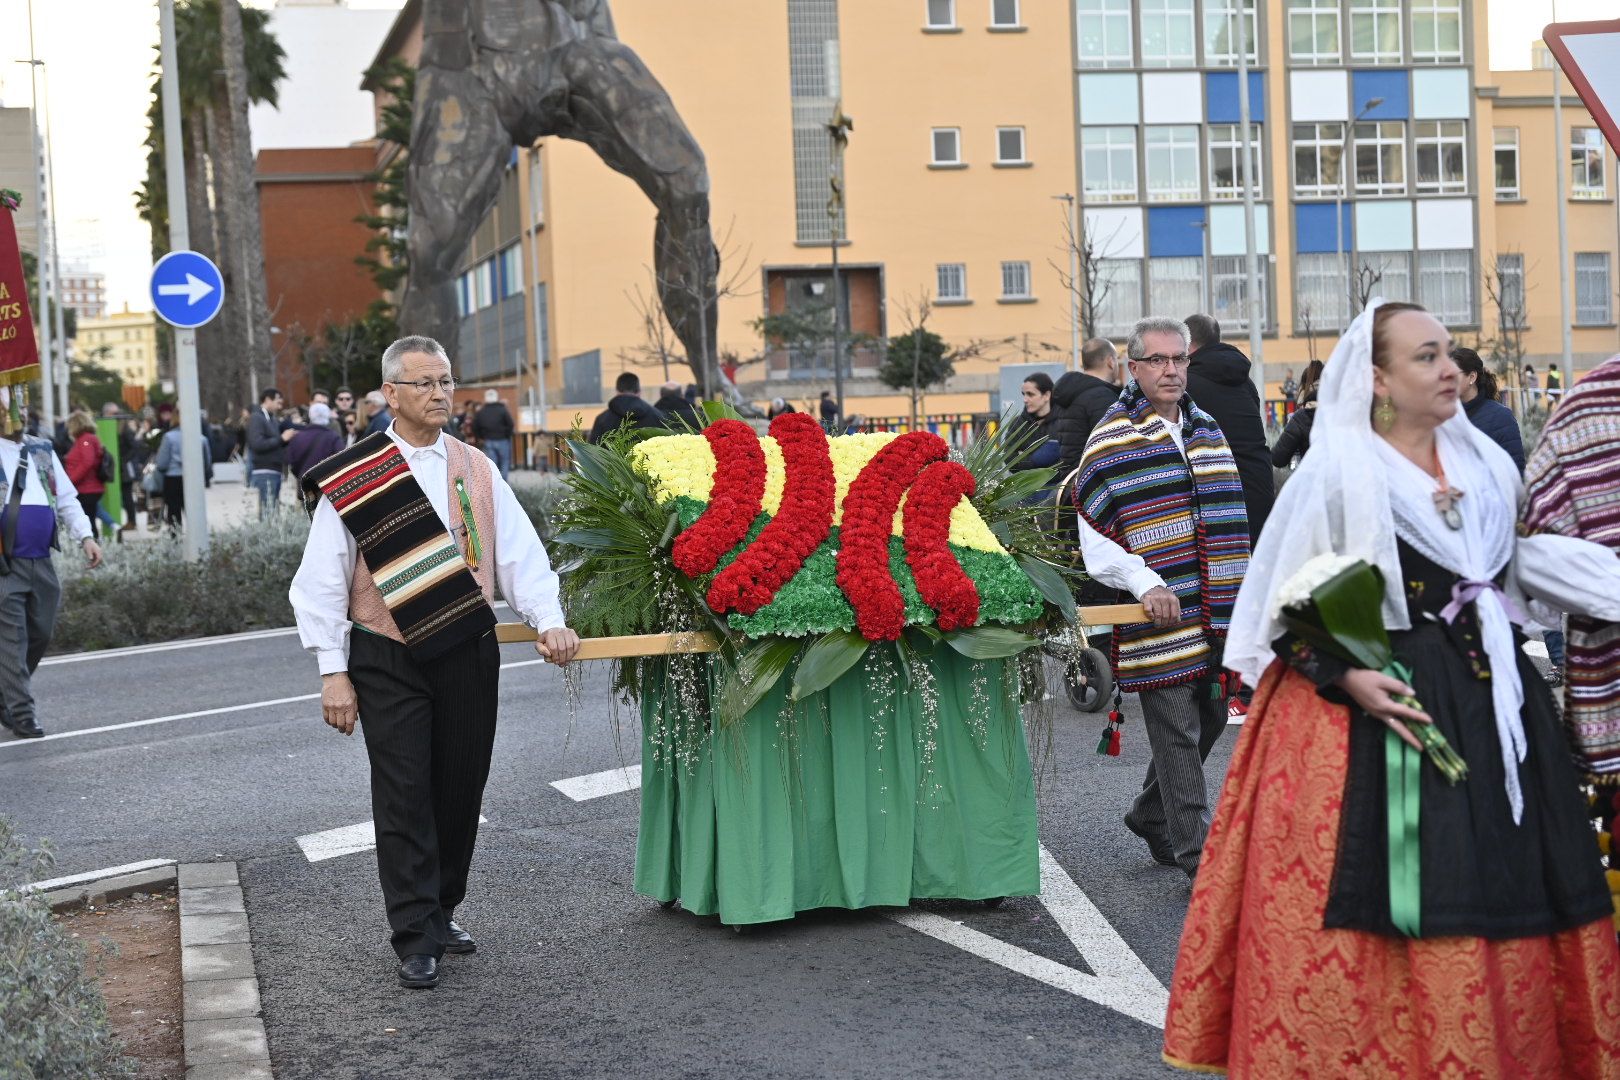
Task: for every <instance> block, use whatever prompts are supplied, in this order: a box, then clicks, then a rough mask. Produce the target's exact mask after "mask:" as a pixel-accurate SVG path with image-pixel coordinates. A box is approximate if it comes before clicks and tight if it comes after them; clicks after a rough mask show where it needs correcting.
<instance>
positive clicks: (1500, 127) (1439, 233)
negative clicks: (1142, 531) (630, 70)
mask: <svg viewBox="0 0 1620 1080" xmlns="http://www.w3.org/2000/svg"><path fill="white" fill-rule="evenodd" d="M613 14H614V21H615V25H616V28H617V32H618V35H619V37H620V38H621V39H622V40H623V41H624V42H625V43H626V44H628V45H629V46H630V47H631V48H633V49H635V51H636V52H637V53H638V54H639V55H640V56H641V58H642V59H643V60H644V61H645V62H646V64H647V66H648V68H649V69H650V70H651V71H652V72H653V73H654V74H655V76H656V77H657V78H658V79H659V80H660V82H661V83H662V84H663V86H664V87H665V88H666V89H667V90H668V92H669V94H670V96H671V98H672V99H673V101H674V103H675V105H676V108H677V109H678V110H679V112H680V114H681V116H682V118H683V119H684V121H685V122H686V124H687V126H688V127H689V128H690V129H691V131H692V133H693V135H694V136H695V137H696V139H697V141H698V143H699V144H700V145H701V146H702V148H703V150H704V153H705V155H706V158H707V162H708V167H709V173H710V180H711V220H712V222H713V225H714V231H715V235H716V238H717V242H718V243H719V245H720V247H721V254H722V259H723V263H724V265H723V266H722V269H721V281H722V283H723V284H724V286H725V289H724V292H723V295H722V296H721V298H720V300H719V303H718V315H719V329H718V334H717V341H716V345H717V351H718V352H719V353H720V355H721V356H722V359H723V361H725V362H728V363H734V364H736V365H737V366H736V368H735V378H736V381H737V383H738V385H739V386H740V387H741V389H742V390H743V392H744V393H745V395H746V396H748V397H749V398H751V399H752V400H754V401H756V402H759V403H761V404H763V403H765V402H768V401H770V400H772V399H773V398H777V397H781V398H783V399H785V400H787V401H789V402H792V403H793V404H794V405H796V406H797V407H800V408H805V407H813V406H814V404H815V401H816V399H817V398H818V396H819V394H820V392H821V391H823V390H825V389H830V388H831V387H832V377H831V364H830V356H829V355H826V354H825V350H823V355H817V354H815V352H814V351H813V350H811V351H806V350H791V349H783V348H780V347H777V346H778V345H779V343H770V342H766V341H764V340H762V338H761V335H760V333H759V332H758V330H757V329H756V327H755V323H756V322H757V320H759V319H760V318H761V316H763V315H766V314H771V313H779V312H781V311H784V310H793V309H794V306H795V305H796V304H799V303H814V302H818V300H819V302H821V303H825V302H826V300H827V299H828V298H830V297H831V296H832V288H831V274H830V264H831V247H830V241H831V236H832V233H833V221H832V220H831V219H830V218H829V217H828V209H827V203H828V199H829V196H830V195H831V190H830V187H829V185H828V177H829V175H830V171H831V165H832V161H831V153H830V142H829V140H828V137H827V134H826V132H825V129H824V127H823V125H824V124H825V123H826V122H827V120H829V119H831V117H832V115H833V111H834V106H835V104H836V103H839V102H841V103H842V106H843V109H844V112H845V113H846V114H847V115H848V116H849V117H850V118H852V119H853V121H854V127H853V131H852V132H851V134H850V139H849V144H848V149H847V152H846V154H845V156H844V158H843V172H842V175H843V181H844V184H843V187H844V191H845V193H846V197H845V203H844V210H843V219H842V226H843V227H842V236H843V241H842V242H841V243H840V245H839V249H838V256H839V263H840V267H841V277H842V285H843V288H844V299H843V302H844V304H845V316H844V323H845V325H846V326H848V327H850V328H851V329H852V330H853V331H855V332H856V333H857V334H861V335H868V336H869V337H870V338H871V339H875V340H881V339H883V338H887V337H891V336H895V335H899V334H902V333H904V332H906V331H907V330H909V329H910V328H911V327H912V326H913V325H914V321H915V317H916V313H917V311H918V309H919V307H920V306H921V305H923V304H924V303H926V304H927V305H928V306H929V308H930V310H929V313H928V318H927V324H926V325H927V327H928V329H930V330H932V331H934V332H936V333H939V334H940V335H942V336H943V337H944V338H945V339H946V341H947V342H948V343H949V344H950V345H951V346H953V347H955V348H958V349H962V350H965V351H966V352H967V353H968V354H970V357H971V358H969V359H965V360H963V361H961V362H960V363H958V365H957V373H956V376H955V377H954V378H953V379H951V380H950V382H949V383H947V384H946V385H945V386H943V387H941V388H936V389H934V390H933V391H931V392H930V393H928V395H927V398H926V402H925V406H926V411H927V412H928V413H929V414H931V415H950V414H962V413H982V412H985V411H990V410H994V409H998V408H1000V407H1003V406H1005V405H1008V404H1011V399H1010V398H1009V397H1008V386H1009V383H1008V382H1007V380H1006V376H1007V374H1008V372H1014V373H1022V372H1023V371H1026V370H1028V369H1027V368H1026V367H1024V366H1023V365H1031V364H1035V365H1046V366H1047V367H1049V368H1051V369H1061V368H1063V367H1066V366H1068V364H1069V363H1070V360H1071V342H1072V340H1073V333H1072V324H1071V311H1072V310H1073V309H1074V308H1078V309H1079V310H1080V313H1081V316H1082V318H1081V320H1080V321H1082V322H1084V323H1085V324H1086V330H1087V331H1095V332H1097V333H1099V334H1101V335H1103V336H1108V337H1111V338H1113V339H1114V340H1115V341H1116V342H1121V343H1122V342H1123V338H1124V336H1125V332H1126V331H1127V330H1128V328H1129V326H1130V324H1131V322H1133V321H1134V319H1135V318H1138V317H1140V316H1141V315H1144V314H1170V315H1175V316H1185V315H1188V314H1191V313H1192V312H1193V311H1209V312H1213V313H1214V314H1216V315H1217V317H1219V318H1220V319H1221V320H1222V322H1223V325H1224V326H1225V327H1226V331H1227V332H1226V336H1227V337H1228V339H1230V340H1234V341H1237V342H1239V343H1240V344H1242V343H1244V341H1245V338H1246V336H1247V330H1246V327H1245V325H1244V320H1245V317H1246V313H1247V310H1248V305H1247V302H1246V296H1247V281H1246V276H1245V274H1244V259H1243V257H1242V256H1243V252H1244V241H1243V211H1242V202H1241V194H1242V192H1241V179H1240V176H1241V173H1240V170H1239V169H1238V167H1237V164H1236V163H1237V161H1238V160H1239V158H1238V153H1239V148H1240V145H1241V139H1240V137H1239V125H1238V123H1237V121H1238V115H1237V108H1238V106H1237V85H1238V82H1237V72H1236V70H1235V69H1236V65H1237V43H1238V41H1239V40H1242V41H1244V42H1245V43H1247V44H1248V45H1249V49H1250V65H1251V69H1252V73H1251V83H1250V86H1251V95H1250V96H1251V120H1252V122H1253V124H1254V125H1255V136H1256V138H1255V144H1256V146H1257V147H1258V154H1257V158H1258V161H1257V162H1256V176H1257V183H1256V184H1255V197H1256V205H1255V217H1256V233H1257V248H1258V251H1259V265H1260V273H1261V279H1262V298H1263V309H1264V312H1265V319H1264V322H1263V335H1262V336H1263V342H1262V348H1263V358H1264V361H1265V364H1266V371H1267V374H1268V376H1269V381H1270V396H1272V397H1277V396H1279V393H1278V391H1279V386H1280V382H1281V380H1282V378H1283V376H1284V374H1285V372H1288V371H1292V372H1293V373H1294V374H1296V375H1297V374H1299V373H1300V372H1301V370H1302V369H1303V367H1304V365H1305V364H1306V363H1308V362H1309V361H1310V360H1311V359H1313V358H1322V359H1325V358H1326V357H1327V355H1328V354H1329V353H1330V352H1331V349H1332V345H1333V342H1334V341H1335V340H1336V338H1337V334H1338V331H1339V329H1340V327H1342V325H1343V324H1344V322H1345V321H1346V320H1347V319H1348V318H1349V316H1350V314H1351V313H1352V312H1353V310H1354V309H1355V308H1356V307H1358V306H1359V304H1360V302H1361V297H1362V296H1365V295H1373V294H1380V295H1385V296H1387V297H1388V298H1391V299H1410V300H1416V301H1418V302H1420V303H1423V304H1425V306H1428V307H1429V308H1430V309H1431V310H1433V311H1436V312H1437V313H1439V314H1441V316H1442V318H1443V319H1444V320H1445V321H1446V322H1447V324H1448V325H1449V326H1450V327H1451V329H1452V331H1453V334H1454V335H1455V336H1456V337H1457V339H1458V340H1459V341H1461V342H1464V343H1469V344H1475V345H1479V346H1481V351H1482V352H1486V351H1490V350H1493V349H1494V350H1496V351H1497V352H1498V353H1500V352H1501V351H1502V349H1503V345H1502V342H1503V339H1504V338H1512V339H1513V340H1512V344H1513V347H1514V349H1515V350H1517V352H1522V353H1523V358H1524V360H1525V361H1527V362H1529V363H1531V364H1533V365H1534V366H1535V368H1536V369H1537V371H1538V372H1542V373H1543V376H1542V379H1543V383H1544V382H1545V376H1544V373H1545V371H1546V369H1547V367H1548V366H1549V364H1551V365H1556V364H1557V363H1558V361H1559V359H1560V356H1561V350H1562V323H1561V321H1560V315H1559V285H1558V273H1557V268H1558V247H1557V243H1558V241H1557V212H1556V211H1557V203H1558V197H1557V195H1556V176H1557V170H1558V169H1559V168H1561V169H1562V170H1563V172H1564V189H1565V192H1566V196H1565V197H1566V205H1567V211H1568V218H1569V236H1570V266H1569V272H1570V286H1569V288H1570V293H1571V298H1570V304H1571V323H1572V325H1573V329H1572V351H1573V354H1574V364H1573V367H1574V369H1575V371H1576V372H1579V371H1580V370H1583V369H1584V368H1586V367H1588V366H1590V365H1591V364H1592V363H1593V362H1595V361H1596V360H1598V359H1601V358H1602V357H1605V356H1607V355H1609V354H1610V353H1611V352H1613V351H1615V350H1616V347H1617V345H1620V337H1617V333H1616V326H1615V323H1616V319H1615V315H1614V310H1615V304H1616V294H1615V289H1616V282H1615V279H1616V275H1617V274H1620V265H1617V264H1620V244H1617V233H1620V230H1617V219H1616V202H1615V189H1616V187H1617V186H1620V181H1617V178H1616V176H1615V168H1614V160H1613V154H1612V153H1611V152H1610V151H1609V150H1608V149H1607V148H1606V147H1605V146H1603V145H1602V143H1601V141H1599V142H1597V143H1595V144H1594V143H1592V142H1590V140H1591V138H1592V137H1593V136H1594V135H1595V132H1596V128H1595V125H1594V124H1593V123H1592V121H1591V119H1590V117H1589V116H1588V115H1587V114H1586V111H1585V109H1584V108H1583V107H1582V106H1581V104H1580V102H1579V101H1578V99H1577V98H1575V96H1574V95H1573V93H1571V92H1570V90H1569V88H1568V84H1567V82H1562V83H1561V86H1562V87H1563V91H1562V92H1563V94H1564V123H1565V128H1566V132H1565V136H1564V141H1563V144H1562V149H1561V150H1560V149H1556V148H1555V146H1554V144H1553V139H1552V123H1551V101H1552V84H1553V80H1554V73H1553V72H1552V71H1550V70H1535V71H1528V72H1492V71H1490V70H1489V66H1488V59H1489V51H1488V27H1487V24H1486V5H1485V4H1484V3H1479V2H1470V0H1260V2H1258V3H1255V2H1249V3H1244V2H1243V0H1185V2H1175V3H1163V2H1149V0H1066V2H1065V0H894V2H885V3H864V4H855V3H850V2H845V3H838V2H837V0H769V2H764V3H762V2H759V0H714V2H712V3H710V4H706V5H704V6H703V7H702V9H701V11H694V10H692V9H689V8H685V7H681V6H679V5H668V4H661V3H657V2H655V0H615V3H614V5H613ZM419 18H420V11H419V5H417V4H415V3H411V4H407V6H406V8H405V9H404V11H403V12H402V14H401V23H400V24H399V25H397V26H396V30H395V33H394V34H391V35H390V38H391V41H394V42H396V43H403V44H402V45H401V47H400V51H401V52H402V53H405V54H409V53H411V52H413V46H414V43H415V42H416V41H419V33H417V32H416V31H415V30H414V29H413V28H412V27H411V26H410V25H409V24H410V23H411V22H412V20H419ZM408 58H412V59H414V57H410V56H408ZM1510 162H1511V165H1512V167H1511V168H1510V167H1509V164H1510ZM1347 166H1348V167H1347ZM1577 172H1578V173H1579V175H1578V176H1577V175H1575V174H1576V173H1577ZM1510 173H1511V174H1512V175H1511V176H1509V175H1508V174H1510ZM1499 174H1501V175H1499ZM1066 199H1073V200H1074V202H1072V203H1070V202H1068V201H1065V200H1066ZM1071 212H1072V213H1073V214H1074V220H1075V221H1076V222H1077V226H1078V228H1077V234H1078V236H1079V238H1080V246H1081V247H1082V249H1083V250H1084V251H1085V252H1086V254H1087V255H1089V256H1090V258H1087V259H1085V260H1083V266H1082V272H1081V274H1080V275H1079V276H1080V281H1081V287H1080V288H1079V289H1078V290H1077V292H1078V293H1080V294H1084V293H1085V292H1086V290H1087V289H1090V290H1091V291H1092V295H1091V300H1092V301H1093V302H1090V303H1087V302H1084V301H1083V300H1082V301H1081V302H1078V303H1077V302H1074V300H1075V298H1073V297H1071V292H1070V289H1069V275H1068V265H1069V247H1070V243H1069V241H1070V237H1071V236H1073V235H1076V233H1071V232H1070V231H1069V227H1068V225H1067V221H1068V220H1069V214H1070V213H1071ZM1336 221H1337V222H1338V226H1337V227H1335V222H1336ZM654 224H655V212H654V210H653V208H652V206H651V205H650V204H649V203H648V201H647V200H646V198H645V197H644V196H643V195H642V194H641V192H640V191H639V190H638V189H637V188H636V186H635V185H634V184H633V183H632V182H631V181H630V180H629V179H627V178H625V177H623V176H621V175H619V174H618V173H615V172H614V171H613V170H611V169H610V168H609V167H608V166H606V165H605V164H604V163H603V162H602V161H601V160H600V159H599V158H597V156H596V155H595V154H594V153H593V152H592V151H591V150H590V149H588V148H587V147H585V146H584V145H582V144H580V143H576V142H570V141H567V140H562V139H546V140H543V141H542V142H541V143H540V144H538V145H537V146H536V147H534V148H532V149H528V150H525V151H522V152H519V153H516V154H514V155H513V159H512V162H511V166H510V169H509V174H508V180H507V184H506V187H505V188H503V192H502V196H501V199H500V202H499V204H498V207H497V209H496V211H494V212H493V213H492V215H491V219H490V220H487V221H486V222H485V224H484V227H483V228H481V229H480V232H479V237H478V239H477V240H475V242H474V245H473V249H472V250H471V251H470V252H469V253H468V256H467V259H466V262H465V271H466V273H465V275H464V284H463V297H464V311H463V315H464V321H463V327H462V343H461V349H462V352H463V354H464V355H465V354H467V353H468V350H469V348H473V349H474V350H476V351H477V353H478V354H479V356H478V359H477V360H476V361H475V362H474V363H473V364H472V365H471V367H470V369H469V370H468V375H469V376H470V377H471V378H472V379H474V380H480V381H485V382H489V383H493V384H506V385H512V386H515V387H517V388H518V390H519V393H520V394H521V400H522V401H523V402H524V403H526V404H529V405H539V404H542V403H543V404H544V405H545V406H546V408H544V409H543V410H540V409H535V410H533V411H531V412H529V413H528V414H527V415H528V417H529V418H531V419H536V420H540V421H541V423H543V425H544V427H546V428H547V429H549V430H553V431H556V430H567V428H568V427H569V426H570V425H571V423H572V422H573V419H574V417H575V416H576V415H577V416H582V417H583V419H584V420H585V421H586V422H587V423H588V422H589V421H590V419H591V417H592V415H594V413H595V412H596V411H597V410H598V409H599V408H600V406H601V402H602V401H603V400H604V399H605V398H606V397H607V396H609V395H610V394H611V392H612V390H611V388H612V385H613V382H614V379H615V378H616V377H617V376H618V375H619V373H621V372H623V371H635V372H637V374H638V375H640V377H641V380H642V384H643V387H644V393H645V394H646V396H648V397H649V398H651V397H656V386H657V384H658V383H660V382H662V381H663V380H664V379H665V377H666V374H665V373H666V361H667V360H668V359H669V356H670V354H671V353H672V352H673V353H674V354H675V359H674V362H673V364H671V365H669V367H668V371H669V376H670V377H673V378H674V379H676V380H678V381H682V382H690V381H691V380H692V375H691V372H690V371H689V370H688V369H686V368H685V366H684V365H683V364H681V363H680V362H679V349H680V346H679V343H678V342H675V341H674V339H673V335H670V334H668V333H667V331H665V332H659V331H658V328H657V327H656V326H654V327H652V328H651V329H649V327H648V326H647V318H646V315H647V312H648V309H649V304H648V300H649V298H650V297H652V296H653V295H654V294H655V292H656V289H655V283H654V280H653V275H652V270H651V266H652V262H653V234H654ZM1504 295H1506V297H1507V305H1508V307H1509V309H1510V310H1509V312H1508V313H1507V314H1506V315H1505V316H1504V313H1503V311H1502V305H1501V304H1500V303H1499V302H1498V300H1499V298H1501V297H1503V296H1504ZM502 305H504V307H503V306H502ZM520 323H521V336H522V339H523V345H524V349H523V355H521V356H516V355H513V350H514V342H515V340H516V338H517V336H518V334H519V326H520ZM1504 328H1506V330H1507V331H1508V332H1507V333H1504ZM1081 336H1086V335H1084V334H1083V335H1081ZM490 347H494V348H496V349H497V350H498V353H499V355H496V356H494V357H493V358H491V355H490ZM877 357H878V349H877V348H875V347H871V346H863V347H861V348H856V349H855V350H853V358H852V361H851V363H852V368H853V370H851V372H850V374H849V376H848V377H847V379H846V386H845V397H846V408H845V412H846V414H856V413H859V414H862V415H863V416H866V417H868V418H874V419H880V420H894V419H897V418H901V417H904V416H905V415H906V414H907V412H908V410H909V401H908V399H907V396H906V395H905V394H904V393H902V392H895V391H893V390H891V389H889V388H887V387H885V386H883V385H882V384H881V383H880V382H879V381H878V380H877V379H876V378H875V365H876V363H877ZM537 360H538V361H539V363H538V365H537V364H536V361H537ZM458 362H460V361H458ZM464 366H465V365H464ZM542 372H543V375H544V378H543V380H540V379H537V377H536V376H537V375H539V374H540V373H542ZM1016 377H1017V376H1016V375H1015V377H1014V381H1013V382H1012V383H1011V385H1012V386H1013V387H1014V388H1015V387H1016ZM542 385H543V388H544V389H543V392H542V390H541V387H542ZM1013 393H1016V389H1014V390H1013Z"/></svg>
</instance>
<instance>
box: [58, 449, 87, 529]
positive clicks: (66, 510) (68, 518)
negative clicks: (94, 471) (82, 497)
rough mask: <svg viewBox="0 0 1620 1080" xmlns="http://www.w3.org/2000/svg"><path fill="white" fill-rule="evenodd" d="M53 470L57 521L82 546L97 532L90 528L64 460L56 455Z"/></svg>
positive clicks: (77, 490)
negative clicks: (64, 466) (63, 462)
mask: <svg viewBox="0 0 1620 1080" xmlns="http://www.w3.org/2000/svg"><path fill="white" fill-rule="evenodd" d="M51 470H52V471H53V472H54V473H55V474H56V520H57V521H59V522H61V524H62V527H63V528H64V529H66V530H67V531H68V534H69V535H70V536H72V537H73V542H74V543H76V544H82V543H84V542H85V541H86V540H88V539H90V538H91V537H92V536H94V535H95V534H96V531H95V530H94V529H92V528H91V527H90V519H89V518H88V517H86V516H85V514H84V507H82V506H80V505H79V489H78V488H76V487H74V486H73V481H72V480H69V479H68V474H67V470H66V469H64V468H62V459H61V458H59V457H57V456H56V454H55V453H52V454H51Z"/></svg>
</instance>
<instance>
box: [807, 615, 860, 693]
mask: <svg viewBox="0 0 1620 1080" xmlns="http://www.w3.org/2000/svg"><path fill="white" fill-rule="evenodd" d="M870 645H871V642H869V641H867V640H866V639H865V638H864V637H862V636H861V635H860V634H857V633H855V632H854V631H853V630H834V631H832V632H831V633H829V634H827V635H826V636H825V637H823V638H822V639H821V640H820V641H817V642H816V643H815V644H813V645H811V646H810V648H808V649H806V650H805V653H804V659H803V660H801V661H800V662H799V671H798V674H796V675H795V676H794V677H793V700H794V701H803V700H804V699H805V698H807V697H809V696H810V695H812V694H817V693H820V692H821V691H823V690H825V689H827V687H829V686H831V685H832V684H833V683H835V682H837V681H838V679H839V678H840V677H841V676H842V675H843V674H844V672H846V671H848V670H849V669H850V668H852V667H854V666H855V665H856V664H858V663H860V662H861V657H863V656H865V655H866V650H867V648H868V647H869V646H870Z"/></svg>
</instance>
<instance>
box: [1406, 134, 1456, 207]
mask: <svg viewBox="0 0 1620 1080" xmlns="http://www.w3.org/2000/svg"><path fill="white" fill-rule="evenodd" d="M1448 147H1454V148H1455V149H1456V152H1457V154H1456V156H1457V161H1458V162H1459V163H1460V165H1461V166H1462V173H1461V175H1459V176H1452V177H1447V176H1446V175H1445V172H1444V168H1445V162H1446V149H1447V148H1448ZM1426 152H1427V153H1432V154H1433V155H1434V163H1435V174H1434V179H1432V180H1430V179H1425V178H1424V173H1423V157H1424V154H1425V153H1426ZM1412 165H1413V168H1412V173H1413V177H1412V179H1413V182H1414V188H1415V190H1416V191H1417V192H1418V194H1420V195H1461V194H1464V193H1466V192H1467V191H1468V121H1466V120H1418V121H1416V122H1414V123H1413V125H1412Z"/></svg>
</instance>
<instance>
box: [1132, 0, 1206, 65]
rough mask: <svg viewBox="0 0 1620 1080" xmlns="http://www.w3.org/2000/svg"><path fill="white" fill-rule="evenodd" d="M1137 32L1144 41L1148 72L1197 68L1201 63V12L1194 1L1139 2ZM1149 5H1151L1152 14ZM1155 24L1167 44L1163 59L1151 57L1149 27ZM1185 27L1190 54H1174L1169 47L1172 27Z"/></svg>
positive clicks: (1143, 51) (1143, 56) (1164, 0)
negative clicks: (1199, 36) (1199, 61)
mask: <svg viewBox="0 0 1620 1080" xmlns="http://www.w3.org/2000/svg"><path fill="white" fill-rule="evenodd" d="M1137 3H1138V11H1137V20H1138V29H1137V37H1138V38H1139V39H1140V40H1141V49H1142V66H1143V67H1145V68H1173V67H1195V66H1196V65H1197V63H1198V11H1197V5H1196V4H1195V3H1194V0H1137ZM1149 5H1152V8H1151V10H1150V8H1149ZM1150 23H1156V24H1157V29H1158V31H1159V32H1160V35H1161V36H1162V37H1163V39H1164V42H1165V49H1166V51H1165V53H1164V54H1163V55H1162V56H1152V57H1150V56H1149V55H1148V27H1149V25H1150ZM1175 23H1181V24H1184V25H1185V28H1186V34H1187V51H1186V52H1185V53H1171V52H1170V51H1169V43H1170V38H1171V33H1170V27H1171V25H1172V24H1175Z"/></svg>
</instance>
